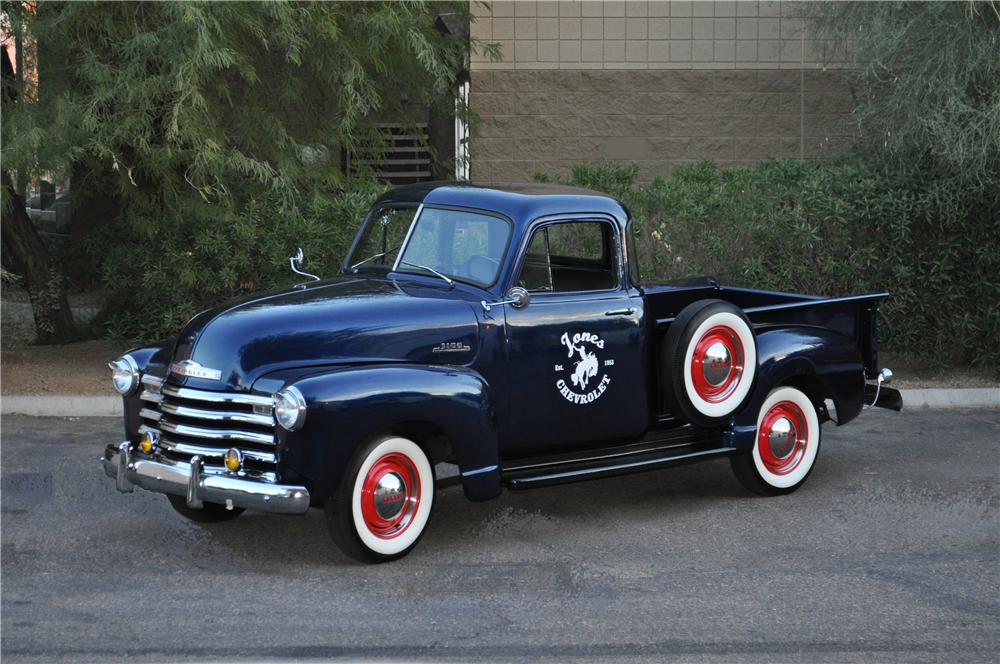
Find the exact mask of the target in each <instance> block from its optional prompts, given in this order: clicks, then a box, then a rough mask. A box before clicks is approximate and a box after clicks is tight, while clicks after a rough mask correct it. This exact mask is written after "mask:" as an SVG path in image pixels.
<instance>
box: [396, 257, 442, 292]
mask: <svg viewBox="0 0 1000 664" xmlns="http://www.w3.org/2000/svg"><path fill="white" fill-rule="evenodd" d="M399 264H400V265H409V266H410V267H419V268H420V269H421V270H427V271H428V272H430V273H431V274H433V275H435V276H438V277H441V278H442V279H444V280H445V281H447V282H448V285H449V286H454V285H455V282H454V281H452V280H451V279H449V278H448V277H446V276H444V275H443V274H441V273H440V272H438V271H437V270H435V269H434V268H432V267H427V266H426V265H420V264H419V263H411V262H409V261H399Z"/></svg>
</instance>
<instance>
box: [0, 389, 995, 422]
mask: <svg viewBox="0 0 1000 664" xmlns="http://www.w3.org/2000/svg"><path fill="white" fill-rule="evenodd" d="M900 392H901V393H902V395H903V411H904V412H905V411H907V410H917V409H924V408H1000V387H980V388H956V389H949V388H933V389H922V390H900ZM0 414H3V415H34V416H36V417H121V415H122V400H121V397H85V396H5V397H0Z"/></svg>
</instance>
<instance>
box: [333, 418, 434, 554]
mask: <svg viewBox="0 0 1000 664" xmlns="http://www.w3.org/2000/svg"><path fill="white" fill-rule="evenodd" d="M433 504H434V469H433V467H432V466H431V462H430V460H429V459H428V458H427V455H426V454H425V453H424V451H423V450H422V449H421V448H420V446H419V445H417V444H416V443H415V442H413V441H412V440H408V439H406V438H400V437H395V436H394V437H390V438H383V439H380V440H376V441H374V442H372V443H371V444H369V445H367V446H366V447H364V448H363V449H361V450H359V451H358V453H357V454H356V455H355V458H354V460H353V461H352V462H351V465H350V467H349V468H348V469H347V472H346V473H345V474H344V477H343V479H342V480H341V482H340V487H339V488H338V490H337V493H336V495H334V496H332V497H331V498H330V499H329V500H328V501H327V505H326V515H327V525H328V526H329V528H330V535H331V536H332V537H333V540H334V542H336V544H337V546H338V547H340V549H341V550H342V551H343V552H344V553H346V554H347V555H349V556H351V557H352V558H355V559H357V560H361V561H363V562H382V561H387V560H395V559H396V558H401V557H402V556H405V555H406V554H407V553H409V552H410V550H411V549H412V548H413V547H414V546H416V543H417V541H418V540H419V539H420V536H421V535H422V534H423V532H424V527H425V526H426V525H427V519H428V518H429V517H430V513H431V508H432V506H433Z"/></svg>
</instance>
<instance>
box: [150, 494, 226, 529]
mask: <svg viewBox="0 0 1000 664" xmlns="http://www.w3.org/2000/svg"><path fill="white" fill-rule="evenodd" d="M167 500H169V501H170V506H171V507H173V508H174V509H175V510H177V513H178V514H180V515H181V516H185V517H187V518H189V519H191V520H192V521H197V522H198V523H219V522H220V521H232V520H233V519H235V518H236V517H238V516H239V515H240V514H243V512H244V509H243V508H242V507H234V508H233V509H231V510H228V509H226V506H225V505H220V504H218V503H205V506H204V507H203V508H201V509H200V510H196V509H191V508H190V507H188V505H187V499H186V498H185V497H184V496H175V495H173V494H172V493H168V494H167Z"/></svg>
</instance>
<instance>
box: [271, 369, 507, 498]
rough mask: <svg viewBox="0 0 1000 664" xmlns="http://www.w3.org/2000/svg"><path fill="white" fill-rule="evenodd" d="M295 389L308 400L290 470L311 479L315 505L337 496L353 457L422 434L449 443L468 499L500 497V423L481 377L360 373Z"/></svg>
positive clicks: (288, 441) (316, 379)
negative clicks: (382, 440) (390, 439)
mask: <svg viewBox="0 0 1000 664" xmlns="http://www.w3.org/2000/svg"><path fill="white" fill-rule="evenodd" d="M293 384H294V385H295V387H297V388H298V389H299V390H300V391H301V392H302V395H303V396H304V397H305V400H306V406H307V414H306V423H305V426H304V427H303V429H302V430H301V431H298V432H285V458H284V463H285V464H286V465H287V466H288V468H289V469H291V470H292V471H293V472H295V473H296V474H298V475H301V476H302V477H304V478H306V480H307V481H308V485H309V487H310V494H312V495H313V497H314V498H315V499H318V500H317V501H315V502H321V501H322V500H325V499H326V498H327V497H328V496H329V495H331V494H332V493H333V492H334V491H335V490H336V489H337V486H338V485H339V483H340V480H341V478H342V476H343V472H344V469H345V468H346V467H347V464H348V463H349V462H350V460H351V457H352V456H353V455H354V453H355V451H356V450H357V449H358V447H359V446H360V445H363V444H364V443H366V442H368V440H370V439H371V437H372V436H375V435H378V434H380V433H389V432H397V433H398V432H401V431H403V432H405V431H408V430H414V428H419V429H430V430H436V431H440V432H441V433H443V434H444V435H445V436H446V437H447V438H448V441H449V443H450V445H451V449H452V451H453V453H454V455H455V461H456V463H457V464H458V467H459V470H460V471H461V472H462V484H463V487H464V489H465V494H466V496H467V497H468V498H470V499H471V500H486V499H488V498H493V497H495V496H497V495H498V494H499V493H500V471H499V463H500V462H499V448H498V447H497V435H496V416H495V413H494V409H493V403H492V401H491V399H490V393H489V386H488V385H487V384H486V381H485V380H484V379H483V378H482V376H480V375H479V374H478V373H476V372H475V371H472V370H469V369H465V368H460V367H441V366H433V365H416V364H388V365H370V366H363V367H357V366H355V367H345V368H341V369H334V370H331V371H327V372H324V373H321V374H314V375H311V376H308V377H305V378H302V379H300V380H297V381H294V383H293ZM417 442H421V443H424V444H426V442H427V441H417ZM439 460H440V459H435V460H432V463H433V462H434V461H439Z"/></svg>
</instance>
